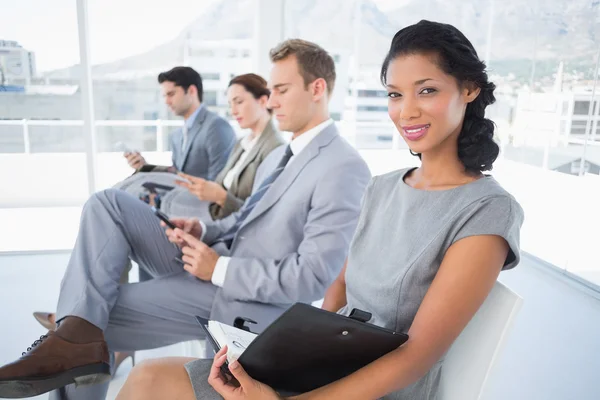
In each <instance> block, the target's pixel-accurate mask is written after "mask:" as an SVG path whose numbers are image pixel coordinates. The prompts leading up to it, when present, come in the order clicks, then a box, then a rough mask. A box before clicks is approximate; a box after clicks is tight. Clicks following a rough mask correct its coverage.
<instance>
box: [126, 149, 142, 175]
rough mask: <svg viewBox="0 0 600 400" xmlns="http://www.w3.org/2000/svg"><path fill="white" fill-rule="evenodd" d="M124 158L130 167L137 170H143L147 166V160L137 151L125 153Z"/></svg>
mask: <svg viewBox="0 0 600 400" xmlns="http://www.w3.org/2000/svg"><path fill="white" fill-rule="evenodd" d="M124 157H125V159H126V160H127V163H128V164H129V166H130V167H131V168H133V169H135V170H138V169H140V168H142V167H143V166H144V165H146V160H145V159H144V157H142V155H141V154H140V153H139V152H137V151H135V152H130V153H125V154H124Z"/></svg>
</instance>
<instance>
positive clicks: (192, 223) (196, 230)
mask: <svg viewBox="0 0 600 400" xmlns="http://www.w3.org/2000/svg"><path fill="white" fill-rule="evenodd" d="M169 221H171V222H172V223H173V224H174V225H175V226H176V227H178V228H179V229H181V230H182V231H183V232H185V233H189V234H190V235H192V236H193V237H194V238H197V239H200V237H201V236H202V225H200V221H198V220H197V219H196V218H169ZM160 225H161V226H162V227H163V228H166V227H167V225H166V224H165V223H164V222H162V221H161V222H160ZM165 233H166V234H167V239H169V242H171V243H175V244H176V245H177V246H179V247H183V246H184V245H185V241H184V240H183V239H182V238H181V235H176V234H175V230H173V229H167V230H166V231H165Z"/></svg>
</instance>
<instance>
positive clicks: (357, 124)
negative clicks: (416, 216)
mask: <svg viewBox="0 0 600 400" xmlns="http://www.w3.org/2000/svg"><path fill="white" fill-rule="evenodd" d="M228 122H229V123H230V124H231V126H232V127H233V129H234V130H235V132H236V134H237V135H238V136H240V135H241V134H242V130H241V129H240V128H239V126H238V125H237V124H236V123H235V121H232V120H229V121H228ZM94 124H95V126H96V127H145V126H150V127H155V128H156V151H157V152H159V153H160V152H163V151H168V150H167V149H165V148H164V129H163V128H165V127H177V126H183V121H182V120H164V119H156V120H96V121H95V122H94ZM337 125H338V127H339V129H340V132H341V134H342V136H343V137H345V138H346V139H347V140H348V141H350V142H351V143H352V144H356V137H357V133H358V132H359V131H361V130H369V131H370V130H381V131H382V132H395V128H394V125H393V124H392V122H391V121H385V122H377V121H373V122H371V121H339V122H337ZM2 126H20V127H21V128H22V130H23V143H24V151H23V153H25V154H30V153H31V140H30V137H29V127H32V126H47V127H56V126H63V127H72V126H80V127H83V121H82V120H37V119H21V120H0V127H2ZM1 134H2V132H0V135H1ZM390 147H391V148H392V149H399V148H406V146H405V145H404V143H403V141H402V140H401V139H400V137H399V135H397V134H394V135H392V143H391V145H390ZM0 153H2V148H0Z"/></svg>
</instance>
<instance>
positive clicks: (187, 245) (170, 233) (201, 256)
mask: <svg viewBox="0 0 600 400" xmlns="http://www.w3.org/2000/svg"><path fill="white" fill-rule="evenodd" d="M170 221H171V222H173V224H175V226H177V228H176V229H167V230H166V234H167V238H168V239H169V241H170V242H171V243H175V244H176V245H177V246H179V247H181V252H182V253H183V257H181V259H182V260H183V262H184V263H185V265H184V266H183V269H185V270H186V271H187V272H189V273H190V274H192V275H194V276H195V277H196V278H198V279H201V280H203V281H210V280H211V279H212V276H213V272H214V270H215V267H216V266H217V261H218V260H219V254H218V253H217V252H216V251H214V250H213V249H211V248H210V247H208V246H207V245H206V244H205V243H204V242H202V241H201V240H200V236H201V235H202V226H201V225H200V222H199V221H198V220H197V219H186V218H173V219H170ZM160 224H161V225H162V226H163V227H164V226H166V225H165V223H164V222H162V221H161V223H160Z"/></svg>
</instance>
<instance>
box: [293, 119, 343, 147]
mask: <svg viewBox="0 0 600 400" xmlns="http://www.w3.org/2000/svg"><path fill="white" fill-rule="evenodd" d="M331 124H333V120H332V119H331V118H329V119H328V120H327V121H325V122H321V123H320V124H319V125H317V126H315V127H314V128H310V129H309V130H307V131H306V132H304V133H303V134H301V135H300V136H298V137H297V138H296V139H294V140H292V142H291V143H290V148H291V149H292V153H293V154H294V156H297V155H298V154H300V152H301V151H302V150H304V149H305V148H306V146H308V144H309V143H310V142H312V140H313V139H314V138H316V137H317V135H318V134H319V133H321V132H323V130H325V128H327V127H328V126H329V125H331Z"/></svg>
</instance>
